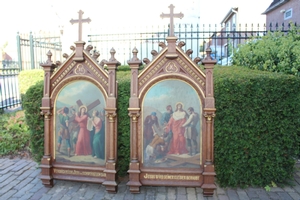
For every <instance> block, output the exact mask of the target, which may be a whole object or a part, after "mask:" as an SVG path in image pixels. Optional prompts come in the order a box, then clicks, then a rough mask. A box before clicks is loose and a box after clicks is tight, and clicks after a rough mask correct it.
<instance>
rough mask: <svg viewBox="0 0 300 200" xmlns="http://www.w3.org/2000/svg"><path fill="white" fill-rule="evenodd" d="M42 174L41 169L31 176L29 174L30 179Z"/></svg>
mask: <svg viewBox="0 0 300 200" xmlns="http://www.w3.org/2000/svg"><path fill="white" fill-rule="evenodd" d="M40 173H41V169H35V170H34V171H33V172H32V173H31V174H29V177H32V178H33V177H37V176H38V175H40Z"/></svg>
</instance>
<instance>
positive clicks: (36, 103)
mask: <svg viewBox="0 0 300 200" xmlns="http://www.w3.org/2000/svg"><path fill="white" fill-rule="evenodd" d="M43 89H44V81H38V82H37V83H36V84H34V85H32V86H31V87H29V89H28V90H27V92H26V93H25V95H23V101H22V106H23V109H24V110H25V117H26V123H27V125H28V127H29V130H30V144H29V147H30V149H31V152H32V155H33V158H34V160H35V161H36V162H40V161H41V158H42V157H43V155H44V118H43V116H42V115H41V114H40V107H41V104H42V98H43Z"/></svg>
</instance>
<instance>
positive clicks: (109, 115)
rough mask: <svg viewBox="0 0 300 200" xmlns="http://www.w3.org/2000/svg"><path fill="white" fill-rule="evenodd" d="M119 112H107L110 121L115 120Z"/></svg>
mask: <svg viewBox="0 0 300 200" xmlns="http://www.w3.org/2000/svg"><path fill="white" fill-rule="evenodd" d="M116 116H117V114H116V113H108V114H106V117H107V118H108V120H109V122H110V123H113V122H115V119H116Z"/></svg>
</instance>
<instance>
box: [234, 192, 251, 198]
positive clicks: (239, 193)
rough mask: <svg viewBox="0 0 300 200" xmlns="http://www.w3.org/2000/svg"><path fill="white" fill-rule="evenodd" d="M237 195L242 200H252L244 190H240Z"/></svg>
mask: <svg viewBox="0 0 300 200" xmlns="http://www.w3.org/2000/svg"><path fill="white" fill-rule="evenodd" d="M236 193H237V194H238V196H239V199H240V200H249V199H250V198H249V197H248V195H247V193H246V192H245V191H244V190H238V191H237V192H236Z"/></svg>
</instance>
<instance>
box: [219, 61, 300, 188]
mask: <svg viewBox="0 0 300 200" xmlns="http://www.w3.org/2000/svg"><path fill="white" fill-rule="evenodd" d="M214 80H215V99H216V109H217V112H216V114H217V115H216V118H215V135H214V136H215V144H214V145H215V166H216V173H217V179H218V181H219V182H220V185H221V186H222V187H223V186H230V187H236V186H244V187H245V186H248V185H252V186H265V185H268V184H269V183H271V182H272V181H274V182H275V183H279V184H280V183H283V182H284V181H286V180H288V179H289V178H291V177H292V175H293V167H294V163H295V158H297V157H298V154H299V144H300V140H299V133H300V128H299V120H300V110H299V106H300V92H299V87H300V79H299V78H298V77H296V76H291V75H283V74H276V73H269V72H261V71H258V70H249V69H246V68H243V67H230V68H216V70H215V79H214Z"/></svg>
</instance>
